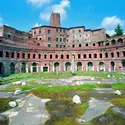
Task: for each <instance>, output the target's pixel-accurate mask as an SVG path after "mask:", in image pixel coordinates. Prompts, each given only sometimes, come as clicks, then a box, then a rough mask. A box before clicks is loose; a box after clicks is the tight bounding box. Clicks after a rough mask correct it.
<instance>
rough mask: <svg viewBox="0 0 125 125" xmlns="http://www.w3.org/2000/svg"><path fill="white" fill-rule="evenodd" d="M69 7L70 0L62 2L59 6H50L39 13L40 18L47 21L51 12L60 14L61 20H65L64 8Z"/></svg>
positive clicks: (65, 12)
mask: <svg viewBox="0 0 125 125" xmlns="http://www.w3.org/2000/svg"><path fill="white" fill-rule="evenodd" d="M68 7H70V0H62V1H61V2H60V4H55V5H52V6H50V7H48V8H46V9H45V10H44V11H42V12H41V13H40V18H41V19H42V20H45V21H49V19H50V15H51V13H52V12H54V13H60V15H61V19H62V20H65V19H66V18H67V11H66V8H68Z"/></svg>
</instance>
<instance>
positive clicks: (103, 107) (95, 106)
mask: <svg viewBox="0 0 125 125" xmlns="http://www.w3.org/2000/svg"><path fill="white" fill-rule="evenodd" d="M111 106H113V105H112V104H111V103H109V102H105V101H100V100H96V99H93V98H92V99H91V100H90V101H89V108H88V109H87V111H86V112H85V114H84V115H83V116H81V117H80V119H77V122H79V123H86V122H89V121H91V120H92V119H93V118H95V117H97V116H100V115H102V114H104V113H105V112H106V111H107V109H108V108H109V107H111Z"/></svg>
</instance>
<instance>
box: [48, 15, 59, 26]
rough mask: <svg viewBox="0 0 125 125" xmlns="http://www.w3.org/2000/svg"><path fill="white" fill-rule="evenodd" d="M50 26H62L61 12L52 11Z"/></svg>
mask: <svg viewBox="0 0 125 125" xmlns="http://www.w3.org/2000/svg"><path fill="white" fill-rule="evenodd" d="M50 26H55V27H60V26H61V25H60V13H52V14H51V16H50Z"/></svg>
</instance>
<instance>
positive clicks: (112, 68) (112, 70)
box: [111, 62, 115, 72]
mask: <svg viewBox="0 0 125 125" xmlns="http://www.w3.org/2000/svg"><path fill="white" fill-rule="evenodd" d="M111 72H115V62H111Z"/></svg>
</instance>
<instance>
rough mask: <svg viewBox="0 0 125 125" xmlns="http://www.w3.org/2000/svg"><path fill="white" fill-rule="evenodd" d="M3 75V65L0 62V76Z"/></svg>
mask: <svg viewBox="0 0 125 125" xmlns="http://www.w3.org/2000/svg"><path fill="white" fill-rule="evenodd" d="M3 75H4V65H3V63H1V62H0V76H3Z"/></svg>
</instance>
